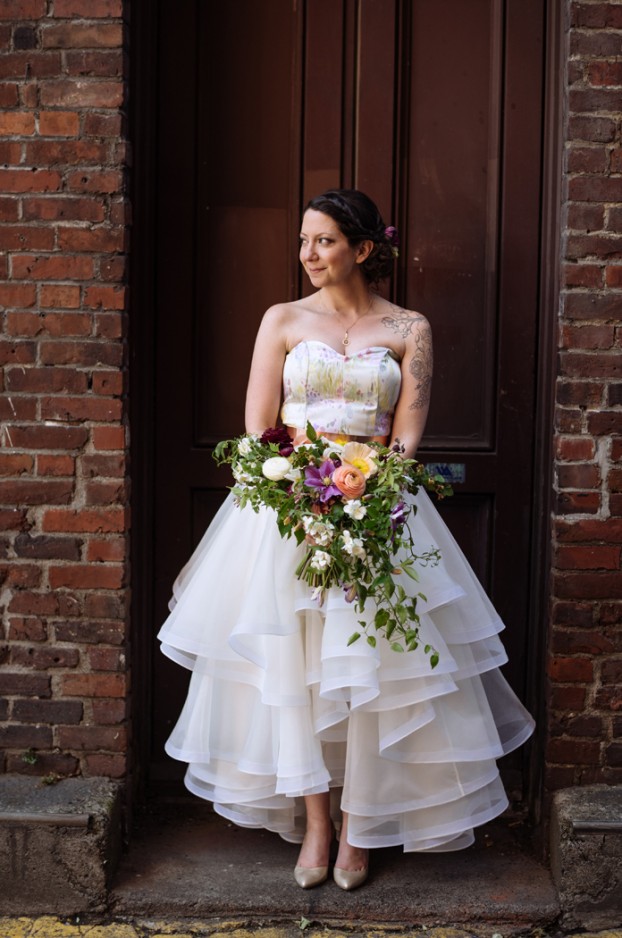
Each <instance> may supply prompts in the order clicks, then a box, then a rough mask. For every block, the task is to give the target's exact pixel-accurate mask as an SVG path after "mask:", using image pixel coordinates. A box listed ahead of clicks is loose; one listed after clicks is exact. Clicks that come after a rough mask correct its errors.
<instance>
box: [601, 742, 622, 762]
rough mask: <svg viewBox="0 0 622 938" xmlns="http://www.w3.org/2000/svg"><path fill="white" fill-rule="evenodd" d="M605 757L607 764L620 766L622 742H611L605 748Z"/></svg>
mask: <svg viewBox="0 0 622 938" xmlns="http://www.w3.org/2000/svg"><path fill="white" fill-rule="evenodd" d="M605 759H606V760H607V763H608V764H609V765H617V766H622V744H620V743H611V745H609V746H607V748H606V749H605Z"/></svg>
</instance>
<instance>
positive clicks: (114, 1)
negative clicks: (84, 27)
mask: <svg viewBox="0 0 622 938" xmlns="http://www.w3.org/2000/svg"><path fill="white" fill-rule="evenodd" d="M122 15H123V2H122V0H54V16H55V17H70V18H76V19H81V18H83V17H84V18H85V19H89V20H92V19H99V18H103V19H106V18H113V17H121V16H122Z"/></svg>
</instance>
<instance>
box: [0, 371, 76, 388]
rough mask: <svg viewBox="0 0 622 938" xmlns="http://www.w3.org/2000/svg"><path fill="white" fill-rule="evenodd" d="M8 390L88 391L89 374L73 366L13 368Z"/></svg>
mask: <svg viewBox="0 0 622 938" xmlns="http://www.w3.org/2000/svg"><path fill="white" fill-rule="evenodd" d="M6 382H7V390H8V391H18V392H24V391H27V392H30V393H34V394H39V393H48V394H50V393H56V394H58V393H62V392H66V393H69V394H71V393H73V394H75V393H79V392H80V391H83V392H85V393H86V391H87V389H88V381H87V375H86V374H85V373H84V372H82V371H75V370H74V369H71V368H49V367H48V368H11V369H9V370H8V371H7V375H6Z"/></svg>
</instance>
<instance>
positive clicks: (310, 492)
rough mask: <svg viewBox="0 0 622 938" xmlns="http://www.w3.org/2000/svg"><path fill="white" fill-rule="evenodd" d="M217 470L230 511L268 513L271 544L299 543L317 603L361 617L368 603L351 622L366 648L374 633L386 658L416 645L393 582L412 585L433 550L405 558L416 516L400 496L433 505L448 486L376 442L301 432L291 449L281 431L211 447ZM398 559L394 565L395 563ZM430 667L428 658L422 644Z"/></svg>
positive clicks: (409, 604)
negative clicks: (350, 607)
mask: <svg viewBox="0 0 622 938" xmlns="http://www.w3.org/2000/svg"><path fill="white" fill-rule="evenodd" d="M214 458H215V459H216V461H217V462H218V463H219V464H222V463H228V464H230V465H231V467H232V471H233V477H234V479H235V485H234V486H233V487H232V492H233V494H234V496H235V498H236V501H237V503H238V504H239V505H240V506H244V505H251V507H252V508H253V509H254V510H255V511H258V510H259V509H260V508H261V507H265V506H267V507H269V508H272V509H274V511H275V513H276V522H277V525H278V528H279V532H280V534H281V537H291V535H292V534H293V535H294V537H295V538H296V541H297V542H298V544H300V545H304V551H303V553H302V559H301V561H300V564H299V565H298V568H297V570H296V575H297V577H298V578H299V579H301V580H304V582H306V583H308V585H309V586H310V587H311V588H312V589H313V595H314V598H315V599H316V600H317V601H318V603H320V604H321V603H322V602H323V600H324V596H325V593H326V591H327V590H328V589H330V588H331V587H333V586H338V587H340V588H341V589H343V591H344V593H345V597H346V600H347V601H348V602H352V603H354V604H355V609H356V612H357V613H358V614H362V613H363V610H364V609H365V604H366V602H367V601H368V600H370V601H371V602H372V603H373V604H374V605H375V611H374V615H373V618H371V619H370V620H367V621H366V620H364V619H360V620H359V625H360V627H361V631H360V632H359V631H356V632H354V634H353V635H351V636H350V639H349V641H348V644H352V643H353V642H355V641H357V640H358V639H359V638H360V637H361V632H362V633H364V634H365V636H366V639H367V641H368V643H369V644H370V645H372V646H373V647H375V645H376V633H380V634H382V635H384V636H385V637H386V638H387V639H388V640H389V642H390V644H391V648H392V649H393V650H394V651H396V652H403V651H412V650H414V649H416V648H418V647H419V644H420V642H419V616H418V615H417V599H418V598H419V599H423V600H424V601H425V596H424V595H423V594H422V593H420V592H418V593H416V594H415V595H411V594H409V593H407V592H406V590H405V589H404V586H403V585H402V584H401V583H400V580H399V577H400V575H402V574H403V575H405V576H407V577H409V578H411V579H412V580H418V579H419V576H418V573H417V570H416V566H415V565H416V564H419V565H421V566H425V565H427V564H431V565H435V564H437V563H438V561H439V559H440V554H439V551H438V549H437V548H435V547H430V548H429V549H427V550H424V551H423V552H418V551H417V552H416V551H415V544H414V542H413V538H412V534H411V531H410V527H409V523H408V522H409V518H410V517H411V515H412V513H413V512H414V511H416V508H411V507H410V506H409V505H407V504H406V502H405V500H404V495H405V493H406V492H410V493H415V492H416V491H417V489H418V488H419V486H424V487H425V488H426V489H427V490H428V491H431V492H434V493H435V494H436V495H438V496H440V497H443V496H445V495H449V494H451V487H450V486H449V485H447V484H446V483H445V482H444V481H443V480H442V478H440V477H438V476H436V477H432V476H430V474H429V473H428V472H426V470H425V468H424V467H423V466H422V465H421V463H419V462H417V461H416V460H414V459H405V458H404V457H403V456H402V447H401V446H400V445H399V443H398V444H396V445H395V446H394V447H392V448H389V447H387V446H382V445H381V444H380V443H370V444H369V445H368V444H365V443H356V442H352V441H350V442H347V441H344V442H339V441H332V440H327V439H326V438H324V437H322V436H320V435H318V434H317V433H316V431H315V430H314V429H313V427H312V426H311V425H310V424H308V425H307V429H306V441H305V442H303V443H300V444H297V445H296V446H294V441H293V440H292V439H291V437H290V436H289V434H288V433H287V431H286V430H285V429H284V428H282V427H281V428H278V429H269V430H266V431H265V433H263V434H262V435H261V436H257V435H254V434H247V435H245V436H242V437H238V438H237V439H234V440H224V441H223V442H222V443H219V444H218V446H217V447H216V449H215V452H214ZM398 554H399V561H398V560H397V559H396V557H397V555H398ZM424 651H425V653H426V654H429V655H430V665H431V666H432V667H435V666H436V664H437V663H438V653H437V652H436V650H435V649H434V648H432V647H431V646H429V645H425V646H424Z"/></svg>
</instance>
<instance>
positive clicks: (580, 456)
mask: <svg viewBox="0 0 622 938" xmlns="http://www.w3.org/2000/svg"><path fill="white" fill-rule="evenodd" d="M555 451H556V454H557V457H558V458H559V459H560V460H567V461H572V460H581V461H584V460H589V459H593V458H594V453H595V446H594V441H593V440H590V439H587V438H586V437H563V436H561V437H557V439H556V441H555Z"/></svg>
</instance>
